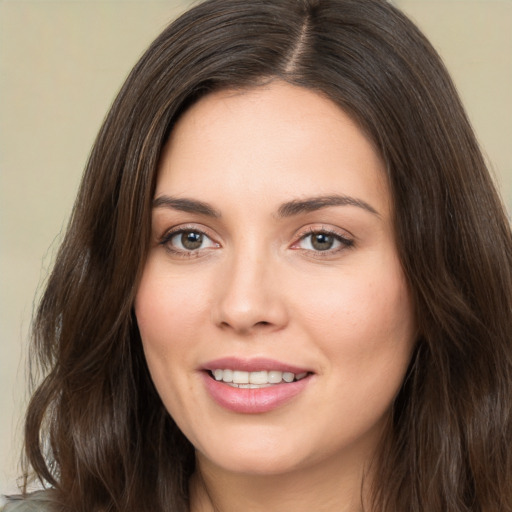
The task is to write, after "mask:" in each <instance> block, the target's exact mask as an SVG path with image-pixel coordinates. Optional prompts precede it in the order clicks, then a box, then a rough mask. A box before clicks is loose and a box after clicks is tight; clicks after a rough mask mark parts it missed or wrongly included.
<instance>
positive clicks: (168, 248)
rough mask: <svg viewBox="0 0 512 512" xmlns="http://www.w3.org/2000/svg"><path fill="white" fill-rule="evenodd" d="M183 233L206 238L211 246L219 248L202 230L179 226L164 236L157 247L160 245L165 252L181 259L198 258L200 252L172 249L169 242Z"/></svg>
mask: <svg viewBox="0 0 512 512" xmlns="http://www.w3.org/2000/svg"><path fill="white" fill-rule="evenodd" d="M184 233H194V234H198V235H201V236H203V237H206V238H208V239H209V240H211V241H212V243H213V244H215V245H217V246H219V244H218V243H217V242H214V241H213V239H212V237H211V236H209V235H208V234H207V233H206V232H205V231H204V230H202V229H199V228H197V227H195V226H180V227H179V228H176V229H172V230H170V231H168V232H167V233H165V234H164V236H163V237H162V239H161V240H160V242H159V245H162V246H163V247H164V248H165V250H166V251H168V252H170V253H171V254H172V255H174V256H178V257H182V258H197V257H199V256H200V250H186V249H176V248H174V247H173V246H172V245H171V244H170V242H171V240H172V239H173V238H174V237H175V236H178V235H183V234H184Z"/></svg>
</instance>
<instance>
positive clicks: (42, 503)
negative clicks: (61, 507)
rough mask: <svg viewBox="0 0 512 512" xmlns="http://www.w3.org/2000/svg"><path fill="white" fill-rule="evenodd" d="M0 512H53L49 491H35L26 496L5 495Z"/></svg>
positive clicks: (53, 507) (53, 506) (52, 502)
mask: <svg viewBox="0 0 512 512" xmlns="http://www.w3.org/2000/svg"><path fill="white" fill-rule="evenodd" d="M4 498H5V499H4V503H3V504H0V512H54V511H55V505H54V501H53V500H52V498H51V491H37V492H33V493H31V494H28V495H27V496H5V497H4Z"/></svg>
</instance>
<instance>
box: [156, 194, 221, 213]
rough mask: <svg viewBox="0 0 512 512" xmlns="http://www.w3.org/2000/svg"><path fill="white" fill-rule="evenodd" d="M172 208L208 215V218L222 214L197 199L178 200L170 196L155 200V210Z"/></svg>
mask: <svg viewBox="0 0 512 512" xmlns="http://www.w3.org/2000/svg"><path fill="white" fill-rule="evenodd" d="M162 207H164V208H172V209H173V210H179V211H182V212H188V213H198V214H200V215H206V216H207V217H215V218H218V217H220V216H221V214H220V212H219V211H218V210H216V209H215V208H213V206H210V205H209V204H208V203H204V202H203V201H197V200H196V199H187V198H178V197H170V196H165V195H164V196H159V197H156V198H155V199H154V200H153V208H162Z"/></svg>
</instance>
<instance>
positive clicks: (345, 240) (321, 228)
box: [290, 225, 355, 258]
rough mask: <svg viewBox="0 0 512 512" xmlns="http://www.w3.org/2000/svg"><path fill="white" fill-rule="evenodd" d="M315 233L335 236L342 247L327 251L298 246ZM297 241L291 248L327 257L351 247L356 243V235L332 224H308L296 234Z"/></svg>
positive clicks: (315, 255) (318, 256)
mask: <svg viewBox="0 0 512 512" xmlns="http://www.w3.org/2000/svg"><path fill="white" fill-rule="evenodd" d="M315 234H326V235H329V236H333V237H334V238H336V240H338V241H339V242H340V243H341V247H337V248H335V249H327V250H325V251H320V250H317V251H315V250H313V249H304V248H302V247H298V244H299V243H300V242H302V241H303V240H304V239H306V238H307V237H308V236H312V235H315ZM294 239H295V241H294V242H293V244H292V245H291V246H290V248H291V249H294V250H298V251H304V252H305V253H309V254H311V255H313V256H314V257H316V258H326V257H329V256H333V255H334V254H337V253H338V252H341V251H345V250H347V249H351V248H352V247H353V246H354V244H355V237H354V236H353V235H351V234H350V233H348V232H347V231H346V230H341V229H339V228H333V227H332V226H325V225H315V226H308V227H307V228H305V229H304V228H302V229H301V230H300V231H299V232H298V233H297V234H296V236H295V238H294Z"/></svg>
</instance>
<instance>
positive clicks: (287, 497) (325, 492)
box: [190, 455, 370, 512]
mask: <svg viewBox="0 0 512 512" xmlns="http://www.w3.org/2000/svg"><path fill="white" fill-rule="evenodd" d="M197 468H198V470H197V471H196V473H195V474H194V475H193V477H192V479H191V482H190V496H191V504H190V512H239V511H240V510H251V511H253V512H281V511H283V510H293V511H294V512H306V511H308V512H310V511H311V510H318V511H321V512H331V511H332V512H334V511H335V512H360V511H361V510H363V502H364V501H366V500H365V498H364V494H365V492H363V491H364V490H365V489H368V487H369V480H370V477H369V475H367V474H365V470H364V467H363V465H359V466H357V467H354V465H351V466H350V467H347V465H346V464H345V465H344V464H340V463H339V460H333V461H329V462H328V463H326V461H323V462H322V464H318V465H315V466H311V467H308V468H306V469H301V470H296V471H290V472H287V473H286V474H279V475H276V474H272V475H268V474H267V475H255V474H240V473H234V472H230V471H226V470H224V469H222V468H219V467H217V466H215V465H213V464H212V463H211V462H210V461H208V460H206V459H204V458H203V457H201V456H200V455H198V456H197ZM363 480H364V487H363ZM365 509H366V508H365Z"/></svg>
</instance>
